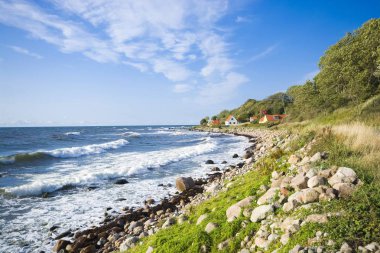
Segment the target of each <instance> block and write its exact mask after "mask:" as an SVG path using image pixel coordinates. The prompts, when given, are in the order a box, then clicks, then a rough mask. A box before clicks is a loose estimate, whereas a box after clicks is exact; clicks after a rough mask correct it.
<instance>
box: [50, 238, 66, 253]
mask: <svg viewBox="0 0 380 253" xmlns="http://www.w3.org/2000/svg"><path fill="white" fill-rule="evenodd" d="M68 244H70V242H69V241H66V240H59V241H58V242H57V243H56V244H55V246H54V248H53V251H54V252H59V251H61V250H65V249H66V246H67V245H68Z"/></svg>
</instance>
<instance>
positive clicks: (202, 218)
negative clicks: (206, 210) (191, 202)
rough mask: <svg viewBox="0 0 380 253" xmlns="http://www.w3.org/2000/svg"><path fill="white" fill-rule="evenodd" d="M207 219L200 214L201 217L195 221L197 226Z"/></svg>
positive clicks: (204, 215) (205, 215)
mask: <svg viewBox="0 0 380 253" xmlns="http://www.w3.org/2000/svg"><path fill="white" fill-rule="evenodd" d="M207 217H208V215H207V214H202V215H201V216H199V218H198V220H197V223H196V224H197V225H199V224H201V223H202V221H204V220H205V219H206V218H207Z"/></svg>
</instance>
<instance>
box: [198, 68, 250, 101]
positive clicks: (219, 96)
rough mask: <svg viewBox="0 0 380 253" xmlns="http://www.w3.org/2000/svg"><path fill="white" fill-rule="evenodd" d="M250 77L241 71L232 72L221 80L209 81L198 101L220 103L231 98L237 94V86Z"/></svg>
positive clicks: (202, 89)
mask: <svg viewBox="0 0 380 253" xmlns="http://www.w3.org/2000/svg"><path fill="white" fill-rule="evenodd" d="M248 81H249V79H248V78H247V77H246V76H244V75H242V74H239V73H236V72H230V73H228V74H227V75H226V76H225V77H224V78H223V79H222V80H221V81H219V82H213V83H208V84H207V85H206V86H204V87H202V88H201V91H200V97H199V98H198V102H199V103H202V104H218V103H221V102H225V101H228V100H230V99H231V98H233V97H234V96H235V95H236V90H237V88H239V87H240V85H242V84H244V83H246V82H248Z"/></svg>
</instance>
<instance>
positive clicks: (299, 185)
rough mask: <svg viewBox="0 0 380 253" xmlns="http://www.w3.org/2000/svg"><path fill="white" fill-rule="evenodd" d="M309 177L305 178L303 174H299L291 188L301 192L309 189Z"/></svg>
mask: <svg viewBox="0 0 380 253" xmlns="http://www.w3.org/2000/svg"><path fill="white" fill-rule="evenodd" d="M307 179H308V178H307V177H305V176H304V175H303V174H298V175H297V176H295V177H294V178H293V179H292V181H291V182H290V186H291V187H293V188H294V189H295V190H301V189H305V188H307Z"/></svg>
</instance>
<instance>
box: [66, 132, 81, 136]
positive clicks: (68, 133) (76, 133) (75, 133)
mask: <svg viewBox="0 0 380 253" xmlns="http://www.w3.org/2000/svg"><path fill="white" fill-rule="evenodd" d="M65 135H67V136H69V135H80V132H67V133H65Z"/></svg>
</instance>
